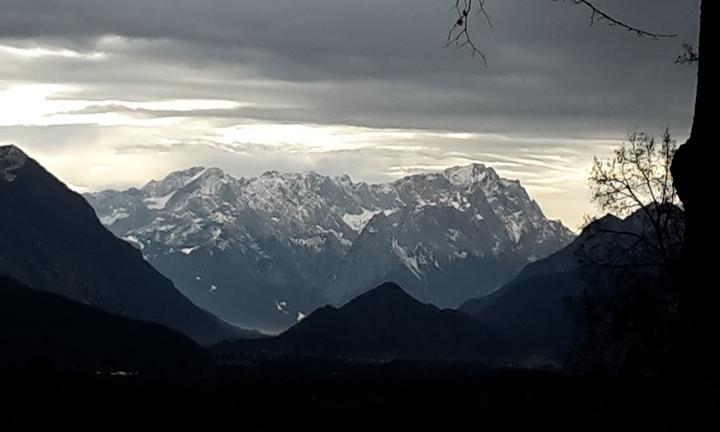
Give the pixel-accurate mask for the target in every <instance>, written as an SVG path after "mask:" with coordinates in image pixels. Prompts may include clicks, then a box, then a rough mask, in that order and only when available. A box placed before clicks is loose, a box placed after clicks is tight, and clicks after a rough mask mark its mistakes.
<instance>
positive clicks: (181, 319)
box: [0, 146, 241, 344]
mask: <svg viewBox="0 0 720 432" xmlns="http://www.w3.org/2000/svg"><path fill="white" fill-rule="evenodd" d="M0 203H1V204H0V275H5V276H8V277H12V278H13V279H15V280H17V281H18V282H20V283H22V285H24V286H28V287H30V288H32V289H34V290H38V291H44V292H49V293H53V294H58V295H62V296H64V297H67V298H69V299H71V300H74V301H76V302H79V303H82V304H84V305H87V306H92V307H95V308H98V309H102V310H103V311H105V312H109V313H112V314H115V315H120V316H123V317H127V318H131V319H135V320H140V321H148V322H154V323H158V324H162V325H165V326H167V327H170V328H172V329H175V330H177V331H180V332H183V333H185V334H186V335H188V336H190V337H192V338H193V339H195V340H196V341H198V342H201V343H208V344H210V343H214V342H217V341H219V340H222V339H225V338H230V337H238V336H239V335H241V331H240V329H237V328H234V327H232V326H230V325H229V324H227V323H224V322H222V321H220V320H219V319H217V318H216V317H215V316H213V315H211V314H210V313H208V312H206V311H204V310H202V309H200V308H199V307H197V306H196V305H194V304H193V303H192V302H191V301H190V300H188V299H187V298H186V297H185V296H183V295H182V294H181V293H180V292H179V291H178V290H177V289H176V288H175V287H174V286H173V284H172V282H171V281H170V280H168V279H167V278H165V277H163V275H161V274H160V273H158V272H157V270H155V269H154V268H153V267H152V266H151V265H150V264H148V262H147V261H145V260H143V258H142V256H141V254H140V253H139V252H138V251H137V249H135V248H133V247H131V246H130V245H129V244H128V243H127V242H124V241H122V240H120V239H118V238H117V237H116V236H114V235H113V234H112V233H111V232H110V231H108V230H107V229H106V228H105V227H104V226H103V225H102V224H101V223H100V221H98V218H97V217H96V215H95V213H94V212H93V209H92V208H91V207H90V206H89V205H88V203H87V202H86V200H85V199H83V197H82V196H80V195H78V194H76V193H75V192H73V191H71V190H69V189H68V188H67V187H66V186H65V185H64V184H63V183H61V182H60V181H59V180H58V179H56V178H55V177H53V176H52V174H50V173H48V172H47V171H46V170H45V169H44V168H43V167H41V166H40V165H39V164H38V163H37V162H36V161H34V160H33V159H31V158H29V157H28V156H27V155H26V154H25V153H23V152H22V151H21V150H20V149H18V148H17V147H14V146H0Z"/></svg>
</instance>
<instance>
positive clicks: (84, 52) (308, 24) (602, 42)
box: [0, 0, 698, 226]
mask: <svg viewBox="0 0 720 432" xmlns="http://www.w3.org/2000/svg"><path fill="white" fill-rule="evenodd" d="M450 3H451V2H445V1H437V0H395V1H392V2H387V1H382V0H367V1H338V0H304V1H302V2H300V1H297V0H275V1H272V2H267V1H245V0H243V1H237V0H205V1H199V0H154V1H152V2H148V1H141V0H125V1H122V2H117V1H105V0H34V1H32V2H29V1H26V0H0V10H2V13H0V142H15V143H18V144H19V145H21V146H22V147H23V148H25V149H26V150H27V151H28V152H29V153H31V154H33V155H34V156H36V157H37V158H39V159H40V160H41V162H43V163H45V164H46V165H48V166H49V168H51V169H52V170H53V171H55V172H57V173H58V174H59V175H60V176H61V177H62V178H63V179H64V180H66V181H68V182H69V183H71V184H73V185H75V187H77V188H79V189H99V188H105V187H126V186H130V185H139V184H142V183H144V182H145V181H147V180H148V179H149V178H150V177H159V176H162V175H164V174H165V173H166V172H167V171H169V170H172V169H177V168H184V167H187V166H190V165H218V166H221V167H222V168H224V169H226V170H227V171H229V172H231V173H232V174H234V175H240V176H242V175H244V176H250V175H257V174H259V173H261V172H262V171H264V170H268V169H279V170H292V171H295V170H306V169H313V170H316V171H319V172H323V173H328V174H340V173H345V172H347V173H350V174H351V175H352V176H353V177H354V178H357V179H361V180H366V181H385V180H388V179H392V178H396V177H398V176H401V175H404V174H407V173H412V172H418V171H427V170H434V169H440V168H443V167H446V166H449V165H454V164H462V163H469V162H471V161H481V162H484V163H488V164H490V165H493V166H495V167H496V168H497V169H498V171H499V172H500V173H501V174H503V175H505V176H507V177H513V178H520V179H521V180H522V181H523V183H524V184H525V185H526V186H527V187H528V189H529V190H530V192H531V194H533V196H535V197H536V198H537V199H538V201H539V202H540V203H541V205H542V206H543V208H544V209H546V211H547V213H548V214H549V215H551V216H553V217H561V218H562V219H563V220H564V221H565V222H566V223H567V224H569V225H571V226H576V225H577V223H578V222H579V221H580V219H581V216H582V214H583V213H584V212H588V211H590V205H589V202H588V197H587V192H586V185H585V177H586V176H587V169H588V166H589V164H590V161H591V158H592V156H593V155H595V154H598V155H600V156H603V155H607V154H608V152H609V151H610V149H611V148H612V146H614V145H616V144H617V143H618V142H619V141H620V140H621V139H622V137H623V136H624V135H625V133H627V132H628V131H630V130H632V129H635V128H640V129H647V130H650V131H658V130H659V129H660V128H662V127H665V126H669V127H671V128H672V129H673V130H674V131H675V133H676V135H678V137H679V138H682V136H684V135H685V134H686V131H687V129H688V127H689V121H690V117H691V105H692V91H693V86H694V73H693V71H692V69H689V68H684V67H680V66H677V65H674V64H673V59H674V58H675V57H676V56H677V55H678V54H680V53H681V48H680V45H681V43H682V42H686V41H687V42H692V41H694V39H695V34H696V32H697V28H696V26H697V14H698V11H697V3H698V2H697V1H696V0H629V1H619V0H606V1H598V4H600V5H602V6H603V7H605V8H607V9H608V10H611V11H612V12H613V13H614V14H615V15H617V16H622V17H624V18H625V19H627V20H628V21H631V22H633V23H634V24H637V25H638V26H643V27H646V28H649V29H652V30H659V31H667V32H673V33H678V35H679V36H678V38H676V39H674V40H669V41H661V42H656V41H652V40H647V39H639V38H636V37H634V36H632V35H630V34H628V33H625V32H622V31H620V30H619V29H617V28H614V29H613V28H607V27H605V26H602V25H599V24H596V25H595V26H593V27H592V28H589V27H588V22H589V16H588V15H587V11H585V10H584V9H582V8H580V7H576V6H572V5H570V4H567V3H565V2H552V1H549V0H502V1H500V0H495V1H492V2H488V11H489V12H490V14H491V17H492V19H493V28H492V29H490V28H488V27H487V26H486V25H484V23H483V22H482V21H481V20H480V19H477V20H476V21H475V26H476V27H475V29H474V30H475V31H474V35H475V38H476V41H477V43H478V44H479V46H481V47H482V48H483V50H484V51H485V53H486V55H487V57H488V66H487V67H484V66H483V64H482V62H481V61H478V60H473V59H472V58H471V56H470V54H469V53H468V52H465V51H457V50H455V49H452V48H444V46H443V45H444V39H445V37H446V35H447V30H448V29H449V25H450V24H451V23H452V11H451V10H450ZM478 18H479V17H478Z"/></svg>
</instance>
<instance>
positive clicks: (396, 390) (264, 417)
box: [0, 362, 717, 432]
mask: <svg viewBox="0 0 720 432" xmlns="http://www.w3.org/2000/svg"><path fill="white" fill-rule="evenodd" d="M688 390H691V387H690V386H685V383H682V382H681V383H677V382H676V383H673V382H672V381H670V380H668V379H666V378H662V379H659V378H636V379H620V378H618V377H579V376H563V375H558V374H552V373H544V372H528V371H513V370H508V371H498V372H488V371H487V370H485V369H483V368H481V367H478V366H477V365H473V364H467V363H455V364H450V363H446V364H437V363H411V362H394V363H390V364H382V365H378V364H348V363H340V362H337V363H332V362H327V363H324V364H317V363H302V362H297V363H273V362H261V363H258V364H249V365H246V366H238V367H232V368H222V369H219V370H217V371H216V373H215V374H214V375H212V376H205V377H204V378H202V379H199V380H198V379H193V380H174V381H166V380H160V381H159V380H155V379H147V378H143V377H142V376H138V377H111V376H87V375H61V376H55V375H50V374H38V373H37V372H35V373H32V374H22V373H14V374H13V375H4V374H3V373H2V372H1V371H0V397H2V398H3V400H4V402H3V404H1V405H0V418H2V422H3V426H4V427H5V429H6V430H73V431H83V430H88V431H98V430H102V431H114V430H118V431H128V430H211V431H216V430H217V431H223V430H238V431H240V430H242V431H254V430H261V431H268V430H295V429H301V428H302V429H310V430H313V431H319V430H332V431H338V430H342V431H345V430H349V431H352V430H367V431H388V430H401V431H405V430H421V431H423V430H437V431H453V430H462V431H464V430H468V429H473V430H493V429H498V430H542V429H550V430H553V431H559V430H572V431H583V432H587V431H595V430H597V431H603V432H606V431H644V430H652V431H658V432H660V431H677V430H717V428H716V427H715V428H713V427H712V426H709V423H710V422H713V421H714V422H715V423H717V418H716V414H714V413H715V412H716V411H715V410H716V408H717V399H711V398H708V397H706V395H703V394H698V393H695V392H693V391H688ZM715 426H717V424H716V425H715ZM520 427H523V429H520Z"/></svg>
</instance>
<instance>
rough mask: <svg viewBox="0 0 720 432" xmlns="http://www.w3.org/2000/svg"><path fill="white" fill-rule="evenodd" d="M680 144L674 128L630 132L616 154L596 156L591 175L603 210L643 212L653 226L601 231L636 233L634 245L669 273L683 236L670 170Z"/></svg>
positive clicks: (624, 213) (597, 202)
mask: <svg viewBox="0 0 720 432" xmlns="http://www.w3.org/2000/svg"><path fill="white" fill-rule="evenodd" d="M676 148H677V142H676V141H675V140H673V139H672V136H671V135H670V131H669V130H668V129H665V130H664V131H663V133H662V135H661V137H660V139H656V137H654V136H652V135H649V134H647V133H644V132H633V133H630V134H629V135H628V138H627V140H626V141H625V142H623V143H622V144H621V145H620V146H619V147H618V148H617V149H616V150H615V155H614V157H613V158H611V159H609V160H600V159H598V158H597V157H595V158H594V163H593V167H592V170H591V173H590V178H589V182H590V190H591V194H592V201H593V202H594V203H595V205H597V207H598V208H599V209H600V210H602V211H604V212H609V213H612V214H615V215H617V216H628V215H630V214H632V213H634V212H637V211H640V212H642V214H643V215H644V220H645V221H646V223H647V225H649V227H648V228H649V229H647V230H641V231H640V232H637V231H615V230H612V229H609V228H599V232H598V234H601V235H602V234H605V235H615V236H626V237H630V238H632V239H633V240H634V242H632V243H631V244H630V248H631V249H632V250H634V251H635V252H637V251H638V250H639V251H640V253H639V254H638V255H642V256H643V257H644V261H645V262H648V260H649V262H652V263H654V264H656V265H658V266H661V267H662V268H663V269H664V272H665V273H667V271H668V270H669V268H670V266H671V265H672V264H673V262H674V261H675V260H676V258H677V250H678V247H679V245H680V244H681V243H682V238H683V229H682V225H683V221H682V211H680V209H679V208H678V207H677V205H678V204H679V202H678V196H677V192H676V189H675V187H674V185H673V180H672V175H671V173H670V165H671V163H672V160H673V157H674V155H675V151H676ZM628 252H629V251H628ZM614 253H615V254H617V255H623V253H622V251H617V250H616V251H614ZM621 258H624V257H621ZM630 264H631V265H632V264H633V263H632V262H631V263H630Z"/></svg>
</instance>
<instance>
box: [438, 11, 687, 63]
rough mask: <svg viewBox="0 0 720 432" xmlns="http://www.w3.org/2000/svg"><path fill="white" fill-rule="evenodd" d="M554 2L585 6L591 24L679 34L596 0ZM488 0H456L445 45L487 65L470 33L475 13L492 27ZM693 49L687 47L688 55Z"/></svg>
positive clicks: (640, 33)
mask: <svg viewBox="0 0 720 432" xmlns="http://www.w3.org/2000/svg"><path fill="white" fill-rule="evenodd" d="M552 1H554V2H563V3H571V4H573V5H577V6H584V7H586V8H587V9H589V12H590V26H593V25H594V24H595V23H604V24H606V25H608V26H611V27H617V28H620V29H623V30H626V31H628V32H630V33H633V34H635V35H636V36H638V37H644V38H650V39H654V40H660V39H665V38H674V37H676V36H677V34H674V33H660V32H654V31H649V30H645V29H642V28H640V27H636V26H634V25H630V24H628V23H626V22H625V21H623V20H621V19H618V18H615V17H613V16H612V15H610V14H609V13H607V12H605V11H603V10H602V9H600V8H598V7H597V6H595V4H594V2H592V1H590V0H552ZM486 2H487V0H454V4H453V7H452V9H453V10H454V11H455V12H456V14H457V20H456V21H455V23H454V24H453V25H452V27H451V28H450V32H449V33H448V37H447V42H446V44H445V46H446V47H447V46H455V47H457V48H466V47H468V48H470V50H471V51H472V55H473V57H475V56H480V57H481V58H482V60H483V63H484V64H485V65H486V66H487V57H486V56H485V53H484V52H483V51H482V50H481V49H480V48H479V47H478V46H477V45H476V44H475V41H474V39H473V37H472V35H471V34H470V21H471V17H472V16H473V15H482V16H483V17H484V18H485V21H486V22H487V24H488V26H489V27H491V28H492V26H493V25H492V21H491V20H490V15H489V14H488V13H487V10H486V9H485V4H486ZM688 52H692V50H687V49H686V55H687V53H688ZM679 59H680V58H678V60H679Z"/></svg>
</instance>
